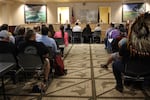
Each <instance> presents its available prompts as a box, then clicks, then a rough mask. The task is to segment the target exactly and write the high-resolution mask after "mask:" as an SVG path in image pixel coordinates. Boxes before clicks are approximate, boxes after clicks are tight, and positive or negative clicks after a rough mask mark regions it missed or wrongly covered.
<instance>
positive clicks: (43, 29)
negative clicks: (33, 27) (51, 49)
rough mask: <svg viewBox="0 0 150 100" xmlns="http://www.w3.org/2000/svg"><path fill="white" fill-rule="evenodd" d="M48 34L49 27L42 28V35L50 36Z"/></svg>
mask: <svg viewBox="0 0 150 100" xmlns="http://www.w3.org/2000/svg"><path fill="white" fill-rule="evenodd" d="M48 32H49V29H48V27H46V26H43V27H42V30H41V33H42V35H48Z"/></svg>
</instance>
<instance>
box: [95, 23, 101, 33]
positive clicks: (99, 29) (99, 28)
mask: <svg viewBox="0 0 150 100" xmlns="http://www.w3.org/2000/svg"><path fill="white" fill-rule="evenodd" d="M100 31H101V27H100V24H99V23H98V24H97V26H96V27H95V28H94V32H100Z"/></svg>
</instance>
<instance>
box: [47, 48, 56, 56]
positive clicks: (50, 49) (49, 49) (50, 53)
mask: <svg viewBox="0 0 150 100" xmlns="http://www.w3.org/2000/svg"><path fill="white" fill-rule="evenodd" d="M47 48H48V51H49V59H53V57H54V55H55V54H54V52H53V50H52V47H47Z"/></svg>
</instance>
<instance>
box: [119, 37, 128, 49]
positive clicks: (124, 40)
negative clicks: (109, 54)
mask: <svg viewBox="0 0 150 100" xmlns="http://www.w3.org/2000/svg"><path fill="white" fill-rule="evenodd" d="M126 45H127V38H122V39H121V40H120V41H119V42H118V47H119V48H121V47H123V46H126Z"/></svg>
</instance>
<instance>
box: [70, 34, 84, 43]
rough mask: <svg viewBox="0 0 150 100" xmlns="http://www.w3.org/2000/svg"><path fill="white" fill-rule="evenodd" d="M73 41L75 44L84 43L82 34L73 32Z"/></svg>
mask: <svg viewBox="0 0 150 100" xmlns="http://www.w3.org/2000/svg"><path fill="white" fill-rule="evenodd" d="M72 41H73V43H82V32H73V33H72Z"/></svg>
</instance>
